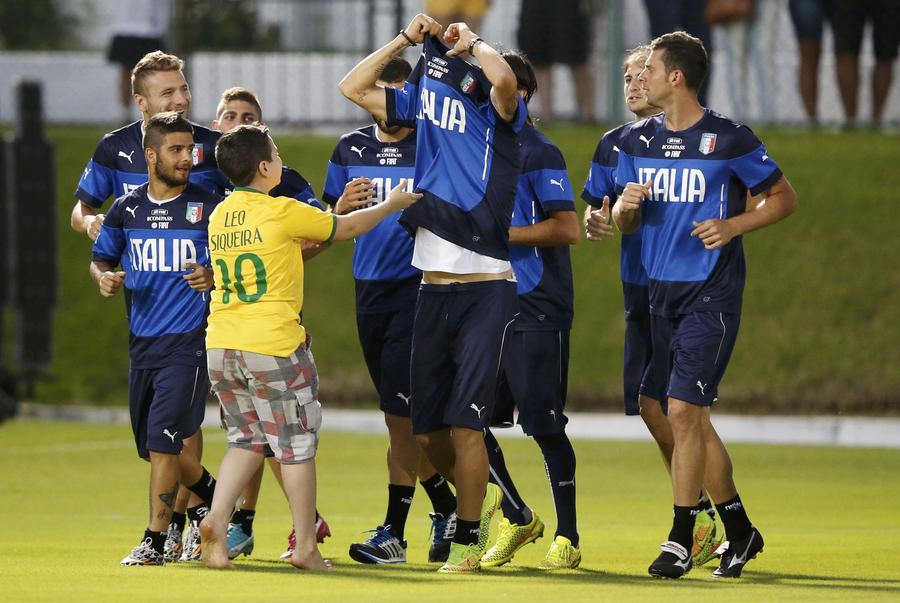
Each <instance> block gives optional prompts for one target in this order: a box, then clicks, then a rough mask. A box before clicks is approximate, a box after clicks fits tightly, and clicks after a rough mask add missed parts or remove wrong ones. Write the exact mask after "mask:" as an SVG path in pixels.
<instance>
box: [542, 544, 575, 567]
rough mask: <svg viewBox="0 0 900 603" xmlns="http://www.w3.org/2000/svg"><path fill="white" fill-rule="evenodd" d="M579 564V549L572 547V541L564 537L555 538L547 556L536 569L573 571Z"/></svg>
mask: <svg viewBox="0 0 900 603" xmlns="http://www.w3.org/2000/svg"><path fill="white" fill-rule="evenodd" d="M580 564H581V549H580V548H578V547H576V546H572V541H571V540H569V539H568V538H566V537H565V536H557V537H556V538H554V539H553V544H551V545H550V550H549V551H547V556H546V557H544V559H543V560H542V561H541V562H540V564H539V565H538V569H542V570H554V569H575V568H576V567H578V566H579V565H580Z"/></svg>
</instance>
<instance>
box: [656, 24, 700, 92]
mask: <svg viewBox="0 0 900 603" xmlns="http://www.w3.org/2000/svg"><path fill="white" fill-rule="evenodd" d="M650 47H651V48H652V49H653V50H665V51H666V55H665V58H664V59H663V63H664V64H665V66H666V72H667V73H671V72H672V71H674V70H675V69H677V70H679V71H680V72H681V73H683V74H684V83H685V84H686V85H687V87H688V89H690V90H693V91H695V92H696V91H697V90H699V89H700V84H702V83H703V80H704V79H706V74H707V72H708V71H709V56H708V55H707V54H706V48H704V47H703V42H701V41H700V39H699V38H695V37H694V36H692V35H690V34H688V33H685V32H683V31H674V32H672V33H667V34H664V35H661V36H659V37H658V38H656V39H655V40H653V42H651V43H650Z"/></svg>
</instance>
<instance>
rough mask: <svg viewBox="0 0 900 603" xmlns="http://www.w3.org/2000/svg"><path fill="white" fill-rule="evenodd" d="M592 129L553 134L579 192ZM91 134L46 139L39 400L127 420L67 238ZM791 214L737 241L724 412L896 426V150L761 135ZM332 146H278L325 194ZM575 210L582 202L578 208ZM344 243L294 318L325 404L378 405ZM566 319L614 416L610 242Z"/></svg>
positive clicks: (592, 386)
mask: <svg viewBox="0 0 900 603" xmlns="http://www.w3.org/2000/svg"><path fill="white" fill-rule="evenodd" d="M602 132H603V130H602V129H600V128H590V127H565V128H551V129H548V131H547V133H548V135H549V136H550V137H551V138H552V139H553V140H555V141H556V143H557V144H558V145H559V146H560V148H561V149H562V151H563V153H564V155H565V157H566V159H567V161H568V164H569V172H570V176H571V178H572V181H573V182H574V183H576V186H577V187H578V188H577V190H578V191H579V192H580V189H581V186H580V184H581V183H583V182H584V178H585V175H586V173H587V169H588V165H589V163H590V159H591V156H592V153H593V149H594V146H595V144H596V142H597V140H598V139H599V137H600V135H601V134H602ZM102 134H103V132H102V131H100V130H97V129H52V130H51V131H50V136H51V137H52V139H53V140H54V142H55V143H56V148H57V162H58V169H59V177H58V182H59V193H58V195H59V197H58V198H59V216H58V221H59V228H60V253H61V255H60V281H61V282H60V284H61V287H60V305H59V312H58V314H57V321H56V327H55V333H56V341H55V349H56V360H55V362H54V365H53V366H52V367H51V370H50V377H51V378H50V379H49V380H47V381H44V382H42V383H41V384H40V385H39V386H38V388H37V394H36V398H37V400H39V401H41V402H51V403H87V404H125V403H126V399H127V373H128V354H127V341H128V338H127V328H126V325H125V314H124V306H123V302H122V300H121V298H117V299H114V300H106V299H103V298H101V297H100V296H99V295H98V294H97V291H96V287H95V286H94V284H93V283H92V282H91V280H90V278H89V277H88V263H89V261H90V246H89V244H88V241H87V239H86V238H84V237H83V236H82V235H76V234H74V233H73V232H72V231H71V230H70V229H69V227H68V223H69V212H70V210H71V207H72V204H73V203H74V199H73V197H72V191H73V190H74V188H75V185H76V182H77V180H78V178H79V176H80V174H81V171H82V170H83V168H84V164H85V162H86V161H87V159H88V158H89V156H90V154H91V152H92V151H93V148H94V145H95V144H96V142H97V140H98V139H99V137H100V136H101V135H102ZM761 135H762V138H763V139H764V140H765V141H766V142H767V146H768V149H769V153H770V155H771V156H772V157H773V158H774V159H775V160H776V161H777V162H778V163H779V164H780V165H781V167H782V169H783V171H784V172H785V173H786V174H787V175H788V178H789V179H790V180H791V182H792V183H793V185H794V187H795V188H796V189H797V192H798V194H799V198H800V209H799V210H798V212H797V213H796V214H795V215H794V216H792V217H791V218H790V219H788V220H787V221H786V222H785V223H783V224H779V225H777V226H774V227H771V228H769V229H766V230H763V231H760V232H756V233H752V234H750V235H748V236H747V237H746V238H745V246H746V253H747V258H748V273H749V277H748V283H747V290H746V293H745V303H744V314H743V317H742V325H741V334H740V336H739V338H738V345H737V349H736V350H735V353H734V356H733V358H732V361H731V366H730V367H729V371H728V374H727V375H726V378H725V381H724V382H723V384H722V386H721V388H720V393H721V398H722V402H721V404H722V409H723V411H727V412H747V413H750V412H783V413H824V412H828V413H832V412H846V413H854V414H860V413H869V414H872V413H893V414H896V413H897V412H898V402H900V352H898V346H897V344H896V335H897V333H898V332H900V330H898V324H897V322H898V319H900V303H898V301H897V298H896V295H897V292H898V291H900V268H898V266H897V262H898V260H900V238H898V236H897V234H896V229H897V227H898V225H900V219H898V218H900V211H898V200H897V186H898V184H900V181H898V177H897V169H898V168H897V166H900V139H898V138H897V137H890V136H884V135H880V134H876V133H874V132H858V133H845V134H839V135H838V134H831V133H824V132H799V131H784V130H774V131H764V132H761ZM335 141H336V137H329V138H323V137H314V136H287V135H285V136H278V144H279V148H280V150H281V154H282V156H283V157H284V158H285V161H286V163H288V164H289V165H291V166H293V167H295V168H297V169H298V170H299V171H300V172H301V173H302V174H304V175H305V176H306V177H307V178H308V179H309V180H310V181H311V182H312V183H313V186H314V188H315V189H316V190H317V192H321V188H322V184H323V182H324V177H325V169H326V165H327V161H328V158H329V156H330V153H331V150H332V148H333V145H334V143H335ZM582 207H583V204H582V203H581V202H580V201H579V208H582ZM351 253H352V243H349V242H348V243H340V244H337V245H335V246H334V247H333V248H332V249H331V250H329V251H328V252H327V253H325V254H323V255H321V256H319V257H318V258H316V259H315V260H314V261H312V262H310V264H309V265H308V267H307V272H306V306H305V308H304V318H305V321H306V324H307V326H308V328H309V329H310V331H311V333H312V334H313V337H314V346H313V350H314V352H315V355H316V359H317V362H318V365H319V371H320V374H321V378H322V391H323V398H324V399H326V400H327V401H328V402H331V403H336V402H352V403H355V404H360V405H374V404H375V402H374V395H373V392H372V388H371V384H370V382H369V378H368V374H367V372H366V370H365V366H364V363H363V360H362V355H361V353H360V350H359V344H358V342H357V337H356V325H355V320H354V310H353V304H354V293H353V282H352V278H351V274H350V257H351ZM573 261H574V273H575V290H576V317H575V325H574V328H573V331H572V354H571V367H570V376H569V383H570V386H569V389H570V404H571V405H572V406H573V407H577V408H579V409H582V410H588V409H590V410H608V409H619V408H621V393H620V391H621V370H622V360H621V357H622V337H623V320H622V296H621V285H620V282H619V280H618V242H617V241H604V242H602V243H589V242H587V241H585V240H582V242H581V243H580V244H579V245H577V246H576V247H575V248H574V250H573Z"/></svg>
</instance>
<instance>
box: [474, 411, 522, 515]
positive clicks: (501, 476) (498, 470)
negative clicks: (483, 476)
mask: <svg viewBox="0 0 900 603" xmlns="http://www.w3.org/2000/svg"><path fill="white" fill-rule="evenodd" d="M484 445H485V447H486V448H487V453H488V462H490V465H491V466H490V480H491V481H492V482H493V483H495V484H497V485H498V486H500V489H501V490H502V491H503V500H502V501H501V502H500V508H501V509H502V510H503V517H505V518H506V519H508V520H509V521H510V523H514V524H518V525H525V524H527V523H529V522H530V521H531V510H530V509H528V507H527V506H526V505H525V501H523V500H522V497H521V496H519V491H518V490H516V486H515V484H513V481H512V477H510V475H509V471H508V470H507V469H506V460H505V459H504V458H503V450H501V449H500V444H499V443H498V442H497V438H495V437H494V434H492V433H491V430H490V429H486V430H485V432H484Z"/></svg>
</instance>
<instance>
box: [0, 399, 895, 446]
mask: <svg viewBox="0 0 900 603" xmlns="http://www.w3.org/2000/svg"><path fill="white" fill-rule="evenodd" d="M567 414H568V417H569V423H568V425H567V426H566V432H567V433H568V434H569V436H570V437H572V438H575V439H582V440H626V441H632V440H636V441H649V440H650V434H649V433H648V432H647V429H646V427H644V423H643V421H641V419H640V418H639V417H626V416H625V415H623V414H618V413H580V412H573V413H567ZM322 415H323V419H322V431H323V435H324V434H327V432H328V431H341V432H350V433H363V434H384V435H387V428H386V427H385V424H384V416H383V414H382V413H381V412H380V411H377V410H350V409H342V408H328V406H327V405H325V407H324V408H323V413H322ZM19 416H20V417H21V418H23V419H37V420H51V421H67V420H68V421H76V422H81V423H104V424H124V425H127V424H129V419H128V410H127V409H124V408H98V407H77V406H54V405H47V404H33V403H26V404H22V405H21V407H20V413H19ZM713 423H714V424H715V426H716V430H717V431H718V432H719V435H721V436H722V439H723V440H725V441H726V442H745V443H753V444H797V445H810V446H853V447H862V448H900V419H896V418H888V417H834V416H824V417H797V416H746V415H713ZM203 426H204V427H206V428H208V431H207V434H209V435H207V436H205V437H207V438H210V437H211V438H215V439H219V440H224V439H225V435H224V432H222V431H221V429H220V426H219V409H218V407H217V406H208V407H207V409H206V419H205V420H204V422H203ZM496 434H497V435H498V436H499V437H524V435H523V434H522V430H521V429H519V428H518V427H514V428H512V429H497V430H496ZM117 442H118V441H116V442H98V443H86V444H91V445H96V446H98V448H94V449H100V448H102V447H109V448H119V447H122V446H123V444H121V443H117ZM123 442H124V440H123ZM62 445H63V446H69V445H66V444H62ZM70 445H72V446H78V445H76V444H70ZM127 445H129V446H133V445H134V443H133V442H132V441H131V440H127ZM15 450H17V449H15V448H9V449H6V451H7V452H12V451H15ZM28 450H29V451H32V449H30V448H29V449H28ZM44 450H51V451H54V452H65V451H68V450H54V449H53V448H49V449H48V448H45V449H44ZM73 450H75V449H73ZM37 451H38V449H37V448H35V449H34V450H33V452H37Z"/></svg>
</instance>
